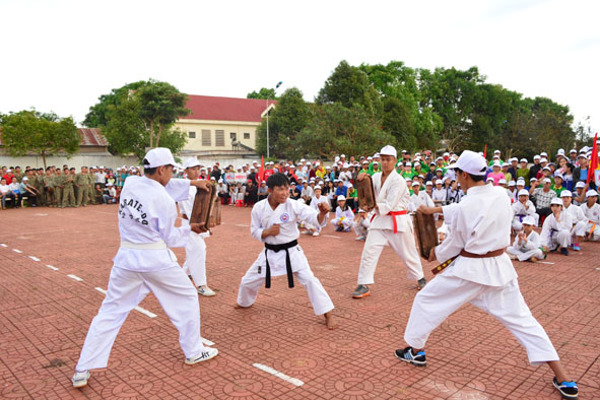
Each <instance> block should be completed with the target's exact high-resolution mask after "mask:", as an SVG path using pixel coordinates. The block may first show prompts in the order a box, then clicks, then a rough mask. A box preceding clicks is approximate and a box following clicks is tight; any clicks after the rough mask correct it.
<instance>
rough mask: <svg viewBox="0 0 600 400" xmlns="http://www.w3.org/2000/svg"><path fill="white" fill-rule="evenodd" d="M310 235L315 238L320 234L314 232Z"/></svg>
mask: <svg viewBox="0 0 600 400" xmlns="http://www.w3.org/2000/svg"><path fill="white" fill-rule="evenodd" d="M312 235H313V236H314V237H317V236H319V235H320V233H319V232H315V233H313V234H312Z"/></svg>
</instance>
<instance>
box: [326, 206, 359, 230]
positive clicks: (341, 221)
mask: <svg viewBox="0 0 600 400" xmlns="http://www.w3.org/2000/svg"><path fill="white" fill-rule="evenodd" d="M331 224H332V225H333V226H335V227H336V228H337V227H340V226H341V227H342V228H343V229H344V231H346V232H349V231H350V229H351V228H352V226H353V225H354V213H353V212H352V209H351V208H350V207H348V208H347V209H346V210H345V211H342V208H341V207H340V206H337V208H336V209H335V218H334V219H332V220H331Z"/></svg>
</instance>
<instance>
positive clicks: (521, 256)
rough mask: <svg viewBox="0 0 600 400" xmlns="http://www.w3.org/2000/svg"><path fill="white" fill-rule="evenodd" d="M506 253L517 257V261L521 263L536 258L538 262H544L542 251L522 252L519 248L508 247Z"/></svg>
mask: <svg viewBox="0 0 600 400" xmlns="http://www.w3.org/2000/svg"><path fill="white" fill-rule="evenodd" d="M506 252H507V253H508V254H512V255H514V256H517V259H518V260H519V261H527V260H529V259H530V258H531V257H535V258H537V259H538V260H542V259H543V258H544V252H543V251H542V250H540V249H534V250H528V251H522V250H520V249H519V248H517V247H512V246H510V247H508V248H507V249H506Z"/></svg>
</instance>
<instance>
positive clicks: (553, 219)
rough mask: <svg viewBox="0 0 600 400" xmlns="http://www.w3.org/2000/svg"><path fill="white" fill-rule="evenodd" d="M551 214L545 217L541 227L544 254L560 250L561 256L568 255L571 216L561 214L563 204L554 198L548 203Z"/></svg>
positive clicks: (571, 223) (571, 224)
mask: <svg viewBox="0 0 600 400" xmlns="http://www.w3.org/2000/svg"><path fill="white" fill-rule="evenodd" d="M550 209H551V210H552V213H551V214H550V215H548V216H547V217H546V219H545V220H544V223H543V225H542V234H541V243H542V247H543V248H544V251H545V252H548V251H557V250H560V252H561V254H562V255H565V256H568V255H569V246H571V229H572V228H573V222H572V220H571V216H570V215H569V214H568V213H566V212H563V202H562V200H561V199H560V198H558V197H555V198H553V199H552V201H551V203H550Z"/></svg>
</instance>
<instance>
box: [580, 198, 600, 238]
mask: <svg viewBox="0 0 600 400" xmlns="http://www.w3.org/2000/svg"><path fill="white" fill-rule="evenodd" d="M585 198H586V203H585V204H582V205H581V211H583V214H584V215H585V217H586V218H587V219H588V224H587V227H586V237H587V238H588V240H593V241H598V240H600V204H598V192H596V191H595V190H593V189H592V190H588V191H587V192H586V193H585Z"/></svg>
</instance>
